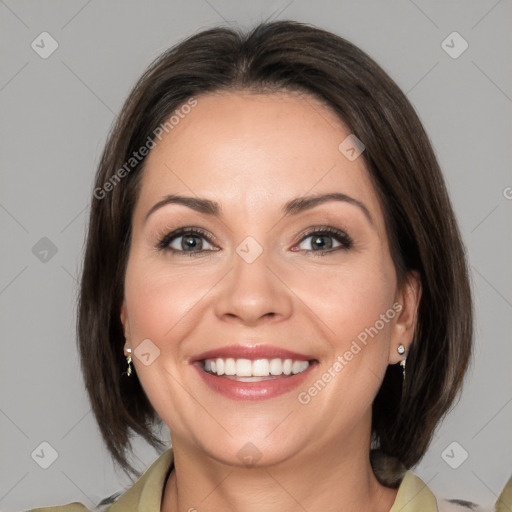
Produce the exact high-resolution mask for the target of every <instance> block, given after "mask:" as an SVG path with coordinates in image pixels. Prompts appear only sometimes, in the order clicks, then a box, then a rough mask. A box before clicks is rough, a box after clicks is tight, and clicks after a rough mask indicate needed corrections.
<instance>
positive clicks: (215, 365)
mask: <svg viewBox="0 0 512 512" xmlns="http://www.w3.org/2000/svg"><path fill="white" fill-rule="evenodd" d="M309 364H310V362H309V361H301V360H293V359H280V358H272V359H255V360H251V359H235V358H232V357H228V358H221V357H218V358H216V359H205V360H204V361H203V370H204V371H205V372H207V373H210V374H211V375H216V376H218V377H221V376H225V377H228V378H231V379H232V380H238V381H240V382H259V381H261V380H268V379H275V378H279V377H287V376H290V375H297V374H299V373H302V372H303V371H305V370H307V369H308V367H309Z"/></svg>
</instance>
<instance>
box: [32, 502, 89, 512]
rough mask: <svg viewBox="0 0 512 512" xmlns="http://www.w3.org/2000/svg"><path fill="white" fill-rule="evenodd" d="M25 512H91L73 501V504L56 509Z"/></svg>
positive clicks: (48, 508) (34, 509)
mask: <svg viewBox="0 0 512 512" xmlns="http://www.w3.org/2000/svg"><path fill="white" fill-rule="evenodd" d="M27 512H91V511H90V510H89V509H88V508H87V507H86V506H85V505H82V503H78V501H74V502H73V503H68V504H67V505H60V506H57V507H41V508H32V509H30V510H28V511H27Z"/></svg>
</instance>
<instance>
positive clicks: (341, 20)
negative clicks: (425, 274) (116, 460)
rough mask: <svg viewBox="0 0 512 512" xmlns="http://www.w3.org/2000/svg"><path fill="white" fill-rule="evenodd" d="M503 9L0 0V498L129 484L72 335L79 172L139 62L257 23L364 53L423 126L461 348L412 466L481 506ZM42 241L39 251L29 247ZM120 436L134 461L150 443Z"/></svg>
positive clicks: (502, 143) (495, 290)
mask: <svg viewBox="0 0 512 512" xmlns="http://www.w3.org/2000/svg"><path fill="white" fill-rule="evenodd" d="M511 14H512V2H511V1H510V0H501V1H496V0H482V1H466V0H464V1H450V2H443V1H422V0H414V1H412V0H400V1H387V2H382V1H377V0H374V1H369V0H366V1H356V0H350V1H343V2H335V1H315V2H312V1H306V0H291V1H290V0H276V1H261V2H258V3H256V2H249V1H243V2H235V1H228V0H208V1H207V0H189V1H187V2H185V1H172V2H169V1H167V2H164V1H155V2H142V1H120V0H118V1H109V2H101V1H100V0H89V1H84V0H80V1H66V2H64V1H60V2H58V1H38V2H35V1H33V2H30V1H14V0H5V1H0V24H1V26H0V27H1V28H0V37H1V44H0V51H1V77H0V101H1V115H2V123H1V125H0V130H1V134H0V144H1V148H0V151H1V152H0V154H1V165H2V167H1V188H0V225H1V229H2V245H1V255H2V265H1V270H0V322H1V336H2V339H1V347H2V354H1V357H0V365H1V367H0V389H1V396H0V432H1V436H0V443H1V445H0V446H1V454H0V509H1V510H2V511H15V510H21V509H26V508H31V507H35V506H43V505H51V504H54V505H55V504H63V503H68V502H71V501H81V502H83V503H84V504H85V505H86V506H88V507H91V508H92V507H93V505H94V503H95V502H97V501H98V500H99V499H101V498H103V497H105V496H107V495H109V494H111V493H113V492H115V491H117V490H120V489H121V486H122V485H125V484H128V483H129V482H128V480H127V478H126V477H125V476H124V474H123V473H122V472H121V471H120V470H116V469H115V468H114V465H113V463H112V462H111V460H110V457H109V455H108V453H107V451H106V449H105V448H104V446H103V444H102V441H101V438H100V435H99V431H98V428H97V426H96V424H95V421H94V419H93V416H92V413H91V411H90V407H89V403H88V400H87V398H86V395H85V391H84V388H83V382H82V379H81V375H80V373H79V363H78V358H77V351H76V347H75V335H74V322H75V299H76V294H77V275H78V271H79V268H80V259H81V256H82V248H83V239H84V234H85V229H84V227H85V222H86V218H87V213H86V211H87V207H88V204H89V195H90V191H91V187H92V178H93V174H94V170H95V167H96V165H97V163H98V159H99V155H100V151H101V149H102V146H103V144H104V142H105V139H106V135H107V133H108V130H109V128H110V126H111V123H112V122H113V120H114V119H115V116H116V113H118V112H119V110H120V108H121V105H122V102H123V101H124V99H125V97H126V95H127V94H128V92H129V90H130V88H131V87H132V86H133V84H134V82H135V80H136V79H137V78H138V77H139V75H140V74H141V73H142V71H143V70H144V69H145V67H146V66H147V65H148V64H149V63H150V61H151V60H152V59H153V58H155V57H156V56H157V55H158V54H159V53H161V52H162V51H163V50H164V49H166V48H167V47H169V46H170V45H172V44H174V43H175V42H176V41H178V40H179V39H181V38H183V37H185V36H187V35H190V34H192V33H194V32H197V31H199V30H201V29H204V28H209V27H212V26H214V25H217V24H220V23H222V24H240V25H242V26H244V27H247V26H250V25H252V24H254V23H256V22H258V21H261V20H263V19H266V18H269V17H272V19H296V20H299V21H304V22H309V23H313V24H316V25H318V26H320V27H322V28H325V29H328V30H331V31H333V32H336V33H337V34H339V35H341V36H343V37H346V38H347V39H349V40H351V41H352V42H354V43H355V44H357V45H358V46H360V47H361V48H362V49H364V50H365V51H367V52H368V53H369V54H370V55H371V56H372V57H374V58H375V59H376V60H377V62H379V63H380V64H381V65H382V66H383V67H384V69H385V70H386V71H387V72H388V73H389V74H390V75H391V76H392V77H393V78H394V79H395V80H396V82H397V83H398V85H399V86H400V87H401V88H402V89H403V90H404V91H406V92H407V95H408V97H409V99H410V100H411V102H412V103H413V105H414V106H415V108H416V109H417V111H418V112H419V115H420V117H421V119H422V121H423V122H424V124H425V127H426V129H427V131H428V133H429V134H430V137H431V139H432V141H433V144H434V147H435V149H436V152H437V155H438V157H439V160H440V163H441V165H442V168H443V170H444V173H445V176H446V180H447V183H448V186H449V190H450V193H451V197H452V200H453V204H454V207H455V210H456V213H457V216H458V219H459V221H460V227H461V230H462V233H463V237H464V240H465V243H466V245H467V248H468V252H469V259H470V263H471V268H472V281H473V286H474V293H475V307H476V316H477V325H476V349H475V358H474V362H473V365H472V367H471V370H470V372H469V374H468V379H467V381H466V387H465V390H464V393H463V394H462V396H461V400H460V402H459V403H458V404H457V406H456V407H455V408H454V409H453V410H452V411H451V413H450V414H449V415H448V417H447V418H446V420H445V421H444V422H443V423H442V425H441V426H440V427H439V429H438V431H437V434H436V437H435V439H434V441H433V443H432V445H431V447H430V449H429V451H428V453H427V455H426V456H425V458H424V459H423V461H422V462H421V464H420V465H419V466H418V467H416V468H415V472H416V473H417V474H418V475H419V476H420V477H421V478H423V479H424V480H425V481H426V482H427V483H428V485H429V486H430V487H431V488H432V489H433V490H434V491H435V492H436V493H438V494H440V495H441V496H447V497H458V498H465V499H469V500H474V501H476V502H479V503H482V504H485V503H493V502H494V501H495V499H496V496H497V495H498V494H499V491H500V489H501V488H502V487H503V485H504V483H505V481H506V479H507V478H508V477H509V476H510V474H511V473H512V442H511V441H512V439H511V437H512V436H511V432H512V403H511V402H512V386H511V378H510V375H511V371H510V370H511V368H512V344H511V339H510V332H511V327H512V271H511V265H510V257H511V254H512V251H511V245H512V244H511V242H512V229H511V224H512V222H511V218H512V217H511V210H512V200H511V199H510V198H511V197H512V188H507V187H512V174H511V171H510V169H511V166H510V164H511V158H512V157H511V151H510V148H511V143H512V138H511V136H512V126H511V124H512V123H511V120H512V117H511V115H510V113H511V106H512V99H511V98H512V80H511V78H512V77H511V67H512V65H511V63H512V59H511V56H512V52H511V41H512V30H511V24H510V22H511V19H512V18H511ZM44 31H46V32H49V33H50V34H51V36H52V37H53V38H54V39H55V40H56V41H57V42H58V45H59V46H58V48H57V50H56V51H55V52H54V53H53V54H52V55H51V56H49V57H48V58H46V59H43V58H41V57H40V56H39V54H38V53H36V51H34V50H33V49H32V47H31V43H32V41H34V40H35V41H36V43H37V42H38V41H40V39H41V38H38V36H39V34H41V33H42V32H44ZM453 31H457V32H458V33H459V34H461V36H462V37H463V38H464V39H465V40H466V41H467V42H468V44H469V47H468V49H467V50H466V51H465V52H464V53H463V54H462V55H460V56H459V57H458V58H452V57H451V56H450V55H448V53H447V52H446V51H445V50H444V49H443V47H442V46H441V43H442V41H443V40H445V39H446V37H447V36H448V35H449V34H451V33H452V32H453ZM39 44H40V46H42V45H41V43H39ZM447 44H449V45H450V46H453V47H454V49H452V52H453V51H454V50H457V49H460V48H461V47H462V46H461V44H462V42H461V40H454V42H453V43H452V42H451V40H450V39H448V43H447ZM45 48H46V49H48V48H49V44H48V40H46V43H45ZM507 197H508V198H507ZM44 237H47V238H48V239H49V240H51V242H52V243H53V244H54V246H55V247H56V249H57V252H56V253H55V254H52V252H51V248H50V252H48V253H47V254H45V253H44V252H42V251H43V250H44V249H45V248H46V249H48V247H50V244H49V242H48V241H47V240H43V241H40V240H41V239H42V238H44ZM36 244H38V245H36ZM34 246H35V249H34ZM411 378H414V377H413V376H411ZM163 436H164V437H165V438H166V439H168V433H166V432H165V431H164V433H163ZM42 442H47V443H49V444H50V445H51V446H52V447H53V448H54V449H55V450H56V451H57V452H58V458H57V459H56V460H55V461H54V462H53V464H52V465H51V466H50V467H49V468H48V469H43V468H42V467H40V465H39V464H40V463H43V464H44V462H45V461H44V460H42V459H43V458H44V457H41V458H40V459H39V460H38V462H39V464H38V463H36V460H37V457H35V456H34V458H33V457H32V456H31V454H32V453H33V452H34V450H36V453H37V452H38V450H39V453H40V452H41V447H40V444H41V443H42ZM453 442H457V443H458V445H452V446H451V447H450V444H451V443H453ZM135 445H136V453H137V458H138V467H139V469H145V468H146V466H147V465H149V464H150V463H151V462H152V461H153V460H155V459H156V457H157V455H158V454H157V453H156V452H155V451H154V450H153V449H151V448H149V447H147V446H146V445H145V444H144V443H143V442H141V441H140V440H136V442H135ZM447 447H448V450H446V449H447ZM452 449H453V451H452ZM462 450H465V451H466V452H467V453H468V455H469V457H468V458H467V460H465V461H464V462H462V463H461V461H462V460H463V458H464V451H462ZM44 453H45V457H50V455H49V454H50V451H49V450H48V449H46V450H44ZM443 454H444V455H443ZM447 454H448V455H449V456H448V457H447ZM447 461H449V462H450V463H451V464H452V465H458V464H459V463H460V465H459V467H458V468H457V469H453V468H452V467H450V465H449V464H448V462H447ZM46 462H49V460H47V461H46Z"/></svg>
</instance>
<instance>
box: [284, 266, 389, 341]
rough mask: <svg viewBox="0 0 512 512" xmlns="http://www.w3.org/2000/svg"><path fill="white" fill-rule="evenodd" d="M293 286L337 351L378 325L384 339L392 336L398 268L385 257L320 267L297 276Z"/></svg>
mask: <svg viewBox="0 0 512 512" xmlns="http://www.w3.org/2000/svg"><path fill="white" fill-rule="evenodd" d="M290 278H291V276H290ZM293 289H294V290H295V291H296V293H297V295H298V296H299V297H300V298H301V299H302V301H303V302H304V303H305V304H306V305H307V310H309V311H310V312H311V316H312V317H315V316H316V317H317V319H318V320H319V321H321V322H317V323H321V324H323V326H324V329H323V332H324V333H325V335H326V336H328V337H329V339H330V340H332V341H333V345H334V346H335V347H336V349H337V350H342V349H343V348H344V347H345V346H346V345H347V343H348V345H350V342H351V341H352V340H354V339H357V338H358V336H360V335H361V336H360V337H361V338H364V333H367V331H368V330H369V329H371V330H372V332H374V330H373V329H372V328H374V327H376V328H377V330H378V331H379V332H378V336H379V337H380V338H381V339H382V338H384V337H387V336H388V335H389V331H390V325H391V322H390V320H391V319H392V318H391V317H392V315H393V310H392V305H393V300H394V296H395V291H396V290H395V274H394V267H393V265H392V264H390V262H388V261H386V260H385V259H381V260H379V259H377V258H375V260H374V261H372V260H371V259H366V260H363V259H361V260H360V261H358V262H357V263H353V264H351V265H347V266H346V267H343V266H340V267H338V268H334V267H325V268H321V267H319V268H318V269H316V270H315V272H309V273H301V275H300V276H296V277H295V283H294V285H293ZM390 308H391V311H390ZM382 315H384V321H382ZM393 316H394V315H393Z"/></svg>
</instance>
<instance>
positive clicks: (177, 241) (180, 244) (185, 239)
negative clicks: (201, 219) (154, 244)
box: [158, 228, 215, 256]
mask: <svg viewBox="0 0 512 512" xmlns="http://www.w3.org/2000/svg"><path fill="white" fill-rule="evenodd" d="M158 248H159V249H161V250H164V251H171V252H173V253H187V256H192V255H196V254H199V253H204V252H207V251H211V250H215V249H214V246H213V245H212V243H211V242H210V237H209V236H208V234H207V233H206V232H205V231H203V230H201V229H198V228H180V229H177V230H175V231H173V232H172V233H168V234H166V235H165V236H164V237H163V238H162V239H161V240H160V242H158Z"/></svg>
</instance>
